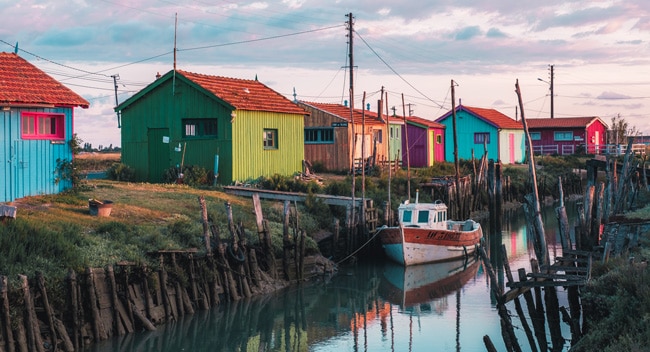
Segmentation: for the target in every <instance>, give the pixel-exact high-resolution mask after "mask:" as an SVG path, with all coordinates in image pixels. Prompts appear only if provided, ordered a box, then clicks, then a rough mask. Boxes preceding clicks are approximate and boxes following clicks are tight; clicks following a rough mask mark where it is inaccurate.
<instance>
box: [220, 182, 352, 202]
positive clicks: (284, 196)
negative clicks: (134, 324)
mask: <svg viewBox="0 0 650 352" xmlns="http://www.w3.org/2000/svg"><path fill="white" fill-rule="evenodd" d="M223 189H224V191H225V192H226V193H228V194H233V195H236V196H241V197H252V196H253V194H254V193H258V194H259V197H260V198H263V199H274V200H282V201H290V202H304V201H305V199H307V194H306V193H299V192H280V191H270V190H263V189H256V188H248V187H238V186H226V187H224V188H223ZM314 196H315V197H316V198H318V199H321V200H322V201H323V202H324V203H325V204H329V205H340V206H346V205H348V204H350V203H351V202H352V197H344V196H333V195H329V194H314ZM362 201H363V200H362V199H355V200H354V204H356V206H357V207H360V206H361V203H362Z"/></svg>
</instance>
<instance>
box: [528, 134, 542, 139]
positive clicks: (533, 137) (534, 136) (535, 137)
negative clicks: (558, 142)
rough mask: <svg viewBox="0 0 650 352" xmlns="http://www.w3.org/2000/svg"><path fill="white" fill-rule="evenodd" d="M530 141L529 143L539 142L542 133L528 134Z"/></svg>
mask: <svg viewBox="0 0 650 352" xmlns="http://www.w3.org/2000/svg"><path fill="white" fill-rule="evenodd" d="M529 134H530V140H531V141H541V140H542V132H530V133H529Z"/></svg>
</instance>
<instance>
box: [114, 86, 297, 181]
mask: <svg viewBox="0 0 650 352" xmlns="http://www.w3.org/2000/svg"><path fill="white" fill-rule="evenodd" d="M231 112H232V111H231V110H230V108H229V107H228V106H227V105H226V104H224V103H223V102H221V101H220V100H218V99H217V98H215V97H213V96H208V95H206V94H205V93H203V92H202V91H201V90H198V89H195V88H194V87H191V86H189V85H187V84H186V83H185V82H184V81H182V80H176V87H173V80H168V81H167V82H164V83H163V84H161V85H160V86H159V87H156V88H154V89H153V90H152V91H151V92H149V93H147V94H145V95H144V96H142V97H140V98H139V99H138V100H137V101H135V102H133V103H132V104H131V105H129V106H128V108H126V109H124V110H123V111H122V160H123V162H124V163H125V164H127V165H129V166H130V167H132V168H134V170H135V171H136V177H137V180H138V181H151V182H155V181H157V180H160V178H159V175H158V174H157V173H159V172H160V167H159V166H156V165H160V163H161V161H160V158H161V155H169V160H168V163H167V167H168V168H169V167H174V166H176V165H179V166H180V165H181V163H182V164H183V165H184V166H191V165H196V166H200V167H203V168H205V169H206V170H208V171H212V170H213V169H214V164H215V155H219V170H218V171H219V173H218V182H219V183H222V184H230V183H232V182H233V181H242V180H248V179H255V178H258V177H259V176H262V175H265V176H270V175H273V174H275V173H279V174H283V175H291V174H293V173H294V172H296V171H301V170H302V160H303V158H304V122H303V116H302V115H296V114H278V113H268V112H251V111H240V110H238V111H236V112H235V113H236V117H235V118H234V119H233V118H232V117H231ZM188 118H190V119H199V118H211V119H214V118H216V119H217V121H218V122H217V124H218V125H217V138H216V139H215V138H183V128H184V126H183V123H182V121H183V119H188ZM231 120H232V122H231ZM265 128H271V129H277V130H278V139H279V140H278V146H279V148H278V149H277V150H265V149H264V147H263V139H262V138H263V130H264V129H265ZM162 129H169V143H163V142H162V138H161V136H162V135H160V133H159V132H160V131H162ZM148 135H151V136H154V135H155V137H151V138H152V139H154V140H150V139H149V138H148V137H147V136H148ZM233 143H234V146H233ZM179 146H180V148H179ZM159 148H164V149H165V150H159ZM154 152H155V153H154ZM183 153H184V155H183Z"/></svg>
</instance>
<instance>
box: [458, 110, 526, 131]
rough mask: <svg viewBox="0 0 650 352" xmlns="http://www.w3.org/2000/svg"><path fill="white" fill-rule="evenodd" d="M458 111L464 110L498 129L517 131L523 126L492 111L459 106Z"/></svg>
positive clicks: (519, 122)
mask: <svg viewBox="0 0 650 352" xmlns="http://www.w3.org/2000/svg"><path fill="white" fill-rule="evenodd" d="M458 109H465V110H467V111H469V112H471V113H473V114H474V115H476V116H478V117H481V118H482V119H484V120H487V121H488V122H491V123H492V124H493V125H495V126H496V127H498V128H507V129H519V130H522V129H524V125H523V124H522V123H521V121H515V120H513V119H511V118H510V117H508V116H506V115H504V114H502V113H500V112H499V111H497V110H494V109H484V108H475V107H471V106H466V105H459V106H458ZM526 121H528V120H526Z"/></svg>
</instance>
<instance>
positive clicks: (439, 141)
mask: <svg viewBox="0 0 650 352" xmlns="http://www.w3.org/2000/svg"><path fill="white" fill-rule="evenodd" d="M436 143H437V144H442V135H441V134H437V135H436Z"/></svg>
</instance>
